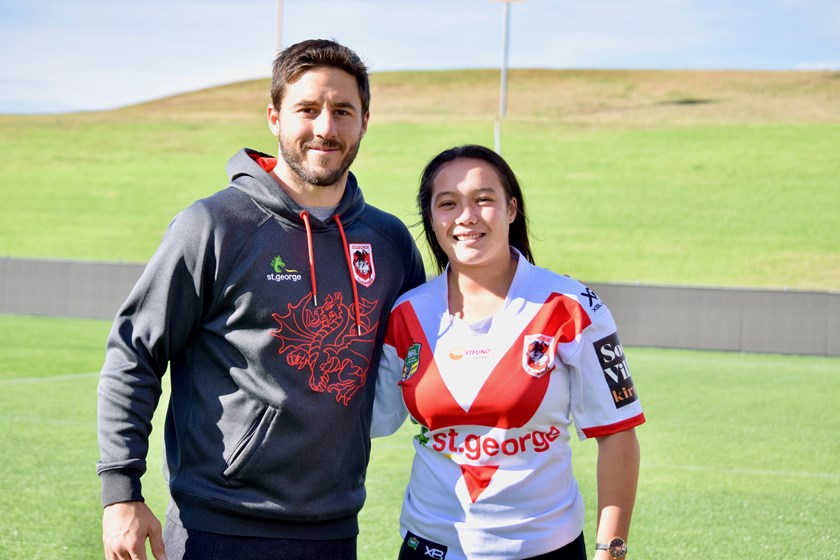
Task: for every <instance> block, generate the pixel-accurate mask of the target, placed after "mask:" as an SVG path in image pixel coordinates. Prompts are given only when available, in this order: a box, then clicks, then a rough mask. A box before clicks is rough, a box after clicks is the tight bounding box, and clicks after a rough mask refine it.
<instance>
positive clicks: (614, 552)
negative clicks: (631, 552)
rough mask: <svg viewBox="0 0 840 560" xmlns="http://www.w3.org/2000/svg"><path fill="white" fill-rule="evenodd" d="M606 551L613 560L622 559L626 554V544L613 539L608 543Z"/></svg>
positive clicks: (620, 540)
mask: <svg viewBox="0 0 840 560" xmlns="http://www.w3.org/2000/svg"><path fill="white" fill-rule="evenodd" d="M607 550H609V552H610V556H612V557H613V558H624V555H625V554H627V544H626V543H625V542H624V540H622V539H613V540H611V541H610V546H609V548H608V549H607Z"/></svg>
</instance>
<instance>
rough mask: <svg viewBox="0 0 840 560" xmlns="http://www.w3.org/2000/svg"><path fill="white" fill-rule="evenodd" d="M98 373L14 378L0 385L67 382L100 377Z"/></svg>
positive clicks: (1, 382)
mask: <svg viewBox="0 0 840 560" xmlns="http://www.w3.org/2000/svg"><path fill="white" fill-rule="evenodd" d="M98 376H99V372H98V371H89V372H86V373H68V374H65V375H45V376H43V377H13V378H12V379H0V385H16V384H18V383H44V382H48V381H66V380H71V379H85V378H88V377H98Z"/></svg>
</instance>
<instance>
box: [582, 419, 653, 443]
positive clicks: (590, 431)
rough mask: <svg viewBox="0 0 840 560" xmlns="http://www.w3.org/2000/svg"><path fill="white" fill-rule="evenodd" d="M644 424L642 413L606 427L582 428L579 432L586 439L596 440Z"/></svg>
mask: <svg viewBox="0 0 840 560" xmlns="http://www.w3.org/2000/svg"><path fill="white" fill-rule="evenodd" d="M644 423H645V415H644V413H639V414H637V415H636V416H633V417H632V418H628V419H627V420H622V421H621V422H616V423H615V424H607V425H606V426H596V427H594V428H583V429H582V430H581V431H582V432H583V435H585V436H586V437H587V438H596V437H603V436H609V435H612V434H617V433H618V432H623V431H625V430H629V429H630V428H635V427H636V426H640V425H642V424H644Z"/></svg>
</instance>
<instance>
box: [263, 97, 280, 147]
mask: <svg viewBox="0 0 840 560" xmlns="http://www.w3.org/2000/svg"><path fill="white" fill-rule="evenodd" d="M266 118H267V119H268V129H269V130H270V131H271V133H272V134H273V135H274V137H275V138H279V137H280V111H278V110H277V109H275V108H274V104H272V103H269V104H268V107H266Z"/></svg>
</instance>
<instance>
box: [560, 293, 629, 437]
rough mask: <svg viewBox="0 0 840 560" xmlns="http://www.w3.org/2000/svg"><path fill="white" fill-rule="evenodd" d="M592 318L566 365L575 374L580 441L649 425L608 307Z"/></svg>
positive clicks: (573, 402) (573, 406)
mask: <svg viewBox="0 0 840 560" xmlns="http://www.w3.org/2000/svg"><path fill="white" fill-rule="evenodd" d="M594 315H595V316H594V317H592V323H591V324H590V325H589V326H587V327H586V328H585V329H584V330H583V331H582V332H581V334H580V336H579V337H578V339H577V340H576V341H575V343H574V344H573V348H567V349H566V350H573V354H571V355H568V356H567V359H566V360H564V361H566V365H567V366H568V367H569V371H570V374H571V379H570V386H571V387H570V388H571V413H572V419H573V421H574V423H575V427H576V429H577V433H578V437H579V438H580V439H587V438H592V437H600V436H607V435H610V434H614V433H618V432H621V431H624V430H629V429H630V428H633V427H635V426H638V425H640V424H642V423H643V422H644V421H645V417H644V413H643V412H642V406H641V403H640V402H639V397H638V395H637V394H636V387H635V386H634V384H633V378H632V377H631V376H630V369H629V368H628V366H627V360H626V358H625V355H624V348H623V347H622V345H621V342H620V340H619V338H618V332H617V329H616V325H615V322H614V320H613V318H612V315H611V314H610V312H609V310H607V308H606V307H602V308H601V309H600V310H599V311H598V312H597V313H596V314H594Z"/></svg>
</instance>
